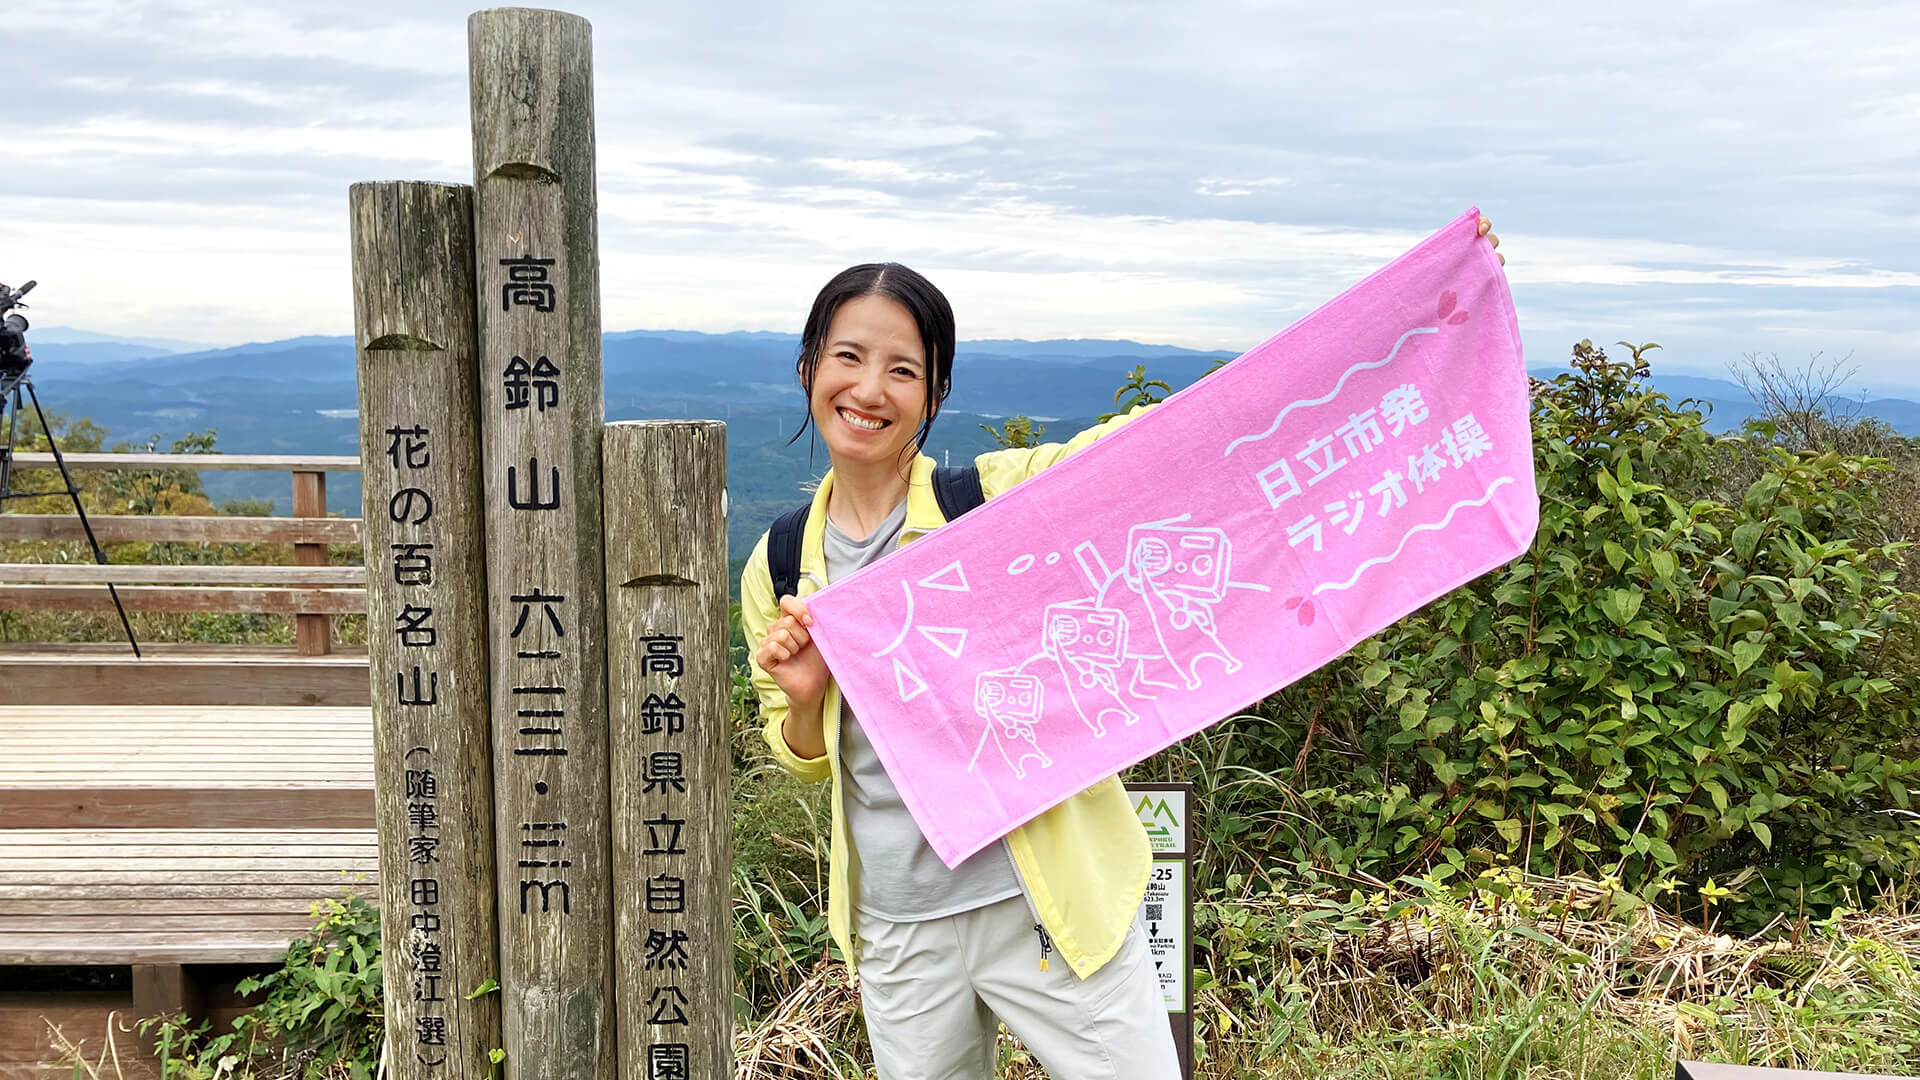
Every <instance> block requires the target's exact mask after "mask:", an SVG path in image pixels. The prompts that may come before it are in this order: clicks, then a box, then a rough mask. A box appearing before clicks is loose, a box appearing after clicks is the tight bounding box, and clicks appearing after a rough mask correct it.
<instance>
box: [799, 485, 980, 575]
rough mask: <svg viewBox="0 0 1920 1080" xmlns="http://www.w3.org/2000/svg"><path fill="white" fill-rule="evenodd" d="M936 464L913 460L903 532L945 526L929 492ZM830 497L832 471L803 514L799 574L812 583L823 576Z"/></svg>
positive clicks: (937, 499) (825, 562)
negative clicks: (805, 524)
mask: <svg viewBox="0 0 1920 1080" xmlns="http://www.w3.org/2000/svg"><path fill="white" fill-rule="evenodd" d="M935 464H936V462H935V461H934V460H933V459H932V458H930V457H928V456H927V455H925V454H917V455H915V456H914V459H913V471H912V472H911V473H909V474H908V476H907V521H906V525H905V526H904V527H903V528H902V532H904V533H923V532H928V531H930V530H933V529H937V528H939V527H940V526H942V525H945V524H946V523H947V518H946V515H945V514H942V513H941V512H940V499H939V497H938V496H936V495H935V494H934V490H933V470H934V466H935ZM831 494H833V470H832V469H828V470H827V475H825V476H823V477H821V478H820V487H819V490H817V491H815V492H814V493H813V509H812V510H809V511H808V512H807V529H806V532H805V534H804V535H802V536H801V538H800V575H801V576H802V577H805V576H807V575H809V574H811V575H813V579H814V580H815V581H816V582H819V581H824V580H826V576H827V497H828V496H830V495H831Z"/></svg>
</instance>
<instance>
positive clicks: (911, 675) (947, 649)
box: [873, 562, 973, 701]
mask: <svg viewBox="0 0 1920 1080" xmlns="http://www.w3.org/2000/svg"><path fill="white" fill-rule="evenodd" d="M917 584H919V586H920V587H921V588H923V589H937V590H940V591H941V592H972V591H973V590H972V589H971V588H970V587H969V586H968V585H967V575H966V571H965V570H964V569H963V568H962V567H961V565H960V564H959V563H958V562H952V563H949V564H947V565H946V566H944V567H941V568H940V569H939V570H936V571H934V572H933V573H931V574H928V575H927V576H926V577H924V578H921V579H920V581H919V582H918V583H917ZM900 591H901V592H903V593H905V594H906V597H907V617H906V619H905V620H904V621H902V622H901V624H900V633H899V634H897V635H895V636H894V639H893V640H892V641H891V642H888V643H887V647H886V648H884V649H881V650H880V651H879V652H876V653H874V654H873V658H874V659H875V660H878V659H880V658H881V657H884V656H886V655H887V654H889V653H892V652H894V651H895V650H897V649H899V648H900V646H902V645H904V644H906V642H907V637H908V636H909V635H910V634H912V633H913V631H915V630H919V631H920V636H921V637H923V638H926V639H927V640H928V641H931V642H933V644H934V645H935V647H937V648H938V649H939V650H940V651H941V652H943V653H946V654H947V655H948V656H951V657H953V658H954V659H956V660H958V659H959V658H960V653H961V651H962V650H963V649H965V648H966V647H967V631H966V629H965V628H964V627H957V626H920V627H916V626H914V624H913V615H914V601H913V586H912V585H909V584H907V583H906V582H904V581H903V582H901V583H900ZM893 683H894V689H895V690H896V691H898V693H899V695H900V700H901V701H912V700H913V699H914V698H917V697H919V696H920V695H921V694H924V693H926V691H927V681H926V680H925V679H923V678H921V677H920V674H919V672H916V671H914V670H913V669H912V668H911V667H909V666H907V664H906V662H905V661H904V660H902V659H901V658H900V657H897V656H896V657H894V659H893Z"/></svg>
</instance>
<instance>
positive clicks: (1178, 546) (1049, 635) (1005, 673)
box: [903, 514, 1272, 780]
mask: <svg viewBox="0 0 1920 1080" xmlns="http://www.w3.org/2000/svg"><path fill="white" fill-rule="evenodd" d="M1189 517H1190V516H1189V515H1185V514H1183V515H1181V516H1179V517H1175V518H1167V519H1164V520H1160V521H1150V522H1146V523H1144V524H1140V525H1135V526H1133V527H1131V528H1130V529H1129V530H1128V532H1127V538H1126V561H1125V562H1124V563H1123V564H1122V567H1121V568H1120V569H1118V570H1115V569H1112V568H1111V567H1110V566H1109V564H1108V563H1107V561H1106V560H1105V559H1104V558H1102V557H1101V555H1100V550H1099V548H1098V547H1097V546H1096V545H1095V544H1094V543H1093V542H1092V541H1090V540H1089V541H1085V542H1082V543H1080V544H1078V545H1077V546H1075V547H1074V548H1073V554H1074V557H1075V562H1076V565H1078V567H1079V569H1080V573H1081V575H1082V577H1083V581H1082V583H1081V586H1080V589H1079V590H1075V591H1076V592H1078V595H1075V594H1074V593H1068V594H1067V596H1066V597H1064V598H1062V599H1059V600H1056V601H1054V602H1052V603H1049V604H1047V605H1046V607H1045V608H1044V609H1043V610H1042V613H1041V618H1040V651H1039V652H1037V653H1034V654H1033V655H1031V656H1029V657H1027V659H1025V660H1023V661H1021V662H1020V663H1019V664H1016V665H1014V666H1013V667H1010V668H1004V669H1001V670H996V671H988V672H982V673H980V674H979V675H978V676H976V683H975V689H974V702H973V705H974V711H975V712H976V713H977V714H978V715H979V716H980V717H981V718H983V719H985V720H987V721H988V723H987V725H986V729H985V730H984V731H982V732H981V735H980V741H979V743H978V745H976V747H975V748H974V755H973V760H972V761H971V762H969V763H968V765H967V770H968V771H969V772H971V771H973V770H974V769H975V768H976V767H977V766H978V765H979V761H980V756H981V753H982V752H983V751H984V750H985V748H986V744H987V741H988V740H989V739H991V740H993V741H994V743H995V744H996V745H997V746H998V747H999V748H1000V754H1001V756H1002V757H1003V758H1005V759H1006V761H1007V766H1008V768H1010V769H1011V770H1012V771H1013V774H1014V778H1015V779H1019V780H1024V779H1026V775H1027V771H1028V768H1029V764H1030V760H1032V759H1038V760H1039V761H1040V763H1041V767H1042V768H1045V767H1047V766H1048V765H1050V764H1052V761H1051V759H1050V758H1048V757H1047V755H1046V752H1045V751H1044V750H1043V749H1042V748H1041V747H1042V743H1043V742H1044V741H1045V740H1046V738H1047V729H1046V723H1047V722H1048V720H1049V719H1051V720H1053V721H1056V722H1057V721H1063V720H1065V719H1066V717H1067V708H1068V706H1071V707H1072V709H1073V714H1074V715H1076V716H1077V717H1078V718H1079V720H1080V722H1081V723H1083V724H1085V725H1086V727H1087V730H1089V731H1091V732H1092V733H1093V737H1094V738H1096V739H1098V738H1104V737H1105V736H1106V734H1107V732H1108V731H1109V730H1111V729H1112V728H1114V727H1116V726H1127V727H1131V726H1133V725H1134V724H1137V723H1139V722H1140V720H1141V718H1142V716H1143V715H1144V713H1143V708H1142V706H1143V704H1144V703H1146V702H1150V701H1152V700H1153V699H1154V698H1156V697H1158V696H1160V695H1161V694H1165V693H1169V692H1175V693H1177V692H1181V691H1183V690H1191V689H1195V688H1197V687H1199V686H1200V685H1201V683H1202V680H1203V676H1204V674H1206V673H1207V672H1208V671H1210V670H1212V667H1213V666H1217V667H1218V668H1219V669H1220V670H1222V671H1224V672H1225V673H1227V674H1232V673H1233V672H1236V671H1239V670H1240V669H1241V666H1242V665H1241V661H1240V660H1239V658H1238V657H1236V656H1235V655H1234V653H1233V650H1231V649H1230V648H1228V647H1227V645H1226V643H1225V642H1223V641H1222V640H1221V639H1220V631H1219V625H1218V619H1217V618H1216V616H1215V607H1216V606H1217V605H1219V604H1221V603H1222V602H1224V601H1225V600H1226V599H1227V597H1228V596H1229V595H1230V590H1234V589H1247V590H1253V591H1258V592H1272V589H1271V588H1269V587H1268V586H1266V585H1260V584H1255V583H1252V582H1241V581H1234V580H1233V579H1232V561H1233V544H1232V542H1231V541H1230V540H1229V538H1228V536H1227V534H1226V532H1225V531H1223V530H1221V529H1216V528H1210V527H1204V526H1197V525H1192V524H1189V523H1188V521H1189ZM1038 561H1039V558H1038V557H1037V556H1034V555H1022V556H1019V557H1018V558H1016V559H1014V560H1013V562H1012V563H1011V564H1009V566H1008V568H1007V572H1008V573H1009V574H1016V575H1017V574H1021V573H1025V572H1027V571H1028V570H1030V569H1032V568H1033V567H1034V566H1035V564H1036V563H1037V562H1038ZM1048 561H1049V562H1050V563H1051V562H1056V561H1057V559H1055V558H1054V557H1052V556H1049V557H1048ZM929 629H931V628H929ZM926 632H927V631H926V630H922V633H926ZM904 633H905V632H904V631H903V635H904ZM949 655H956V656H957V654H954V653H950V654H949ZM1049 707H1050V708H1051V710H1052V711H1051V716H1050V715H1049V711H1048V710H1049Z"/></svg>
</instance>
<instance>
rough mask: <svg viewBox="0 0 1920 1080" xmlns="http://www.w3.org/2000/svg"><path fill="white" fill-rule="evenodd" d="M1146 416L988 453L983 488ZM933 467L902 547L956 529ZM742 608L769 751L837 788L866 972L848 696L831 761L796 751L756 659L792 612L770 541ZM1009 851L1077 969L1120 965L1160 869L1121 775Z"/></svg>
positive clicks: (850, 954) (1041, 822)
mask: <svg viewBox="0 0 1920 1080" xmlns="http://www.w3.org/2000/svg"><path fill="white" fill-rule="evenodd" d="M1143 411H1145V410H1143V409H1135V410H1134V411H1133V412H1131V413H1128V414H1126V415H1124V416H1117V417H1115V418H1113V419H1112V420H1109V421H1107V422H1106V423H1104V424H1100V425H1098V426H1096V427H1093V428H1089V429H1087V430H1086V431H1083V432H1081V433H1080V434H1079V435H1076V436H1075V437H1074V438H1073V439H1071V440H1070V441H1068V442H1065V443H1049V444H1046V445H1044V446H1036V447H1031V448H1023V449H1015V450H997V451H994V452H992V453H987V454H981V455H980V456H979V457H977V458H975V459H974V464H975V466H976V467H978V468H979V470H980V486H981V488H982V490H984V491H985V492H986V495H987V497H988V498H990V499H991V498H993V497H994V496H996V495H999V494H1001V493H1002V492H1005V491H1006V490H1007V489H1008V488H1011V487H1012V486H1013V485H1015V484H1017V483H1019V482H1020V481H1022V480H1025V479H1027V478H1028V477H1030V476H1032V475H1034V474H1035V473H1037V472H1039V471H1040V470H1041V469H1044V468H1046V467H1047V466H1049V465H1052V464H1054V463H1055V462H1057V461H1059V460H1061V459H1062V458H1064V457H1066V456H1067V455H1068V454H1071V453H1073V452H1074V451H1076V450H1079V449H1081V448H1082V447H1085V446H1087V445H1088V444H1090V443H1092V442H1093V441H1094V440H1095V439H1098V438H1100V437H1101V436H1103V435H1106V434H1108V433H1109V432H1111V431H1113V430H1114V429H1115V428H1117V427H1119V426H1120V425H1121V424H1123V423H1125V422H1126V421H1128V420H1129V419H1132V418H1133V417H1135V416H1138V415H1139V414H1140V413H1141V412H1143ZM933 469H934V460H933V459H932V458H930V457H927V456H926V455H924V454H923V455H920V456H919V457H917V458H916V459H915V460H914V463H913V472H912V475H911V477H910V479H909V481H908V486H907V520H906V524H905V526H904V527H903V528H902V529H901V532H900V543H902V544H906V543H909V542H911V541H912V540H914V539H915V538H917V537H919V536H922V535H924V534H926V533H927V532H928V531H929V530H931V529H937V528H939V527H940V526H942V525H944V524H946V520H947V519H946V517H945V516H944V515H942V514H941V513H940V503H939V500H938V499H936V498H935V496H934V491H933ZM832 491H833V473H832V472H831V471H829V472H828V473H827V476H826V479H824V480H822V481H821V483H820V489H819V491H818V492H816V493H815V495H814V498H813V510H812V511H811V512H810V513H809V514H808V515H807V527H806V531H805V534H804V535H803V536H802V538H801V543H800V583H799V595H800V596H801V598H803V599H804V598H805V597H806V596H808V595H809V594H811V593H813V592H815V591H816V590H818V589H819V588H820V587H821V584H822V583H823V582H824V581H825V580H826V565H827V563H826V528H827V526H826V521H827V496H828V495H829V494H830V493H831V492H832ZM740 611H741V620H742V622H744V623H745V626H746V636H747V643H748V650H747V655H748V663H749V664H751V665H752V668H753V688H754V690H755V692H756V693H758V694H759V696H760V713H761V716H762V717H764V718H765V720H766V730H765V735H766V740H767V745H768V746H770V747H771V748H772V749H773V756H774V758H775V759H776V760H778V761H779V762H780V764H781V765H782V766H783V767H785V768H786V770H787V771H788V772H791V773H792V774H794V775H795V776H797V777H799V778H800V779H802V780H808V781H819V780H831V781H832V782H833V822H832V826H831V830H832V831H831V833H830V834H829V838H828V849H827V850H828V856H827V931H828V933H829V934H831V935H832V937H833V942H834V944H836V945H838V946H839V947H840V952H841V954H842V955H844V956H845V957H847V962H848V964H849V965H850V966H857V963H858V957H859V953H858V952H856V951H855V950H854V948H853V932H852V921H853V920H852V909H853V897H852V893H851V888H850V885H849V883H848V879H849V872H848V865H847V864H848V851H849V850H850V849H851V847H852V840H851V839H850V838H849V837H848V835H847V826H846V818H845V815H844V814H843V813H842V810H841V799H842V797H843V796H842V793H841V783H840V688H839V686H838V685H837V684H835V683H834V682H833V681H831V680H829V681H828V684H827V696H826V700H825V702H824V703H823V705H822V720H823V725H824V727H825V732H824V734H825V736H826V743H827V752H826V754H825V755H823V756H821V757H817V758H803V757H800V756H799V755H797V754H795V753H794V752H793V748H792V747H790V746H788V745H787V740H786V738H785V736H783V735H782V734H781V732H780V728H781V725H782V724H783V723H784V722H785V721H786V718H787V697H786V694H785V693H783V692H782V691H781V689H780V687H779V684H777V683H775V682H774V681H773V677H772V676H771V675H768V674H767V673H766V672H765V671H762V670H761V669H760V665H759V664H758V663H756V662H755V661H754V659H753V655H754V653H755V651H756V648H757V646H758V645H759V643H760V642H761V641H763V640H765V639H766V636H767V627H768V626H769V625H771V624H772V622H773V621H774V620H775V619H777V618H778V617H779V613H780V612H779V602H778V600H777V599H776V598H775V597H774V595H773V580H772V577H771V575H770V574H769V572H768V570H767V537H766V536H765V535H764V534H763V535H762V536H761V537H760V542H759V543H758V544H757V545H755V546H754V549H753V556H752V557H751V558H749V559H748V560H747V565H746V569H745V570H743V571H742V572H741V575H740ZM1007 850H1008V851H1009V852H1010V853H1011V854H1012V855H1013V864H1014V868H1015V870H1016V871H1017V872H1018V874H1019V876H1020V882H1021V885H1022V886H1023V887H1024V888H1025V890H1026V894H1027V899H1028V900H1029V901H1030V902H1031V903H1032V904H1033V909H1034V913H1035V914H1036V915H1037V916H1039V919H1040V922H1041V924H1042V925H1044V926H1045V927H1046V928H1047V933H1048V934H1050V935H1052V937H1053V943H1054V946H1055V947H1056V948H1058V949H1059V950H1060V956H1061V959H1063V960H1065V961H1066V962H1067V964H1068V965H1069V966H1070V967H1072V968H1073V971H1074V973H1075V974H1077V975H1079V976H1080V977H1081V978H1086V977H1087V976H1089V975H1091V974H1093V973H1094V972H1095V971H1097V970H1099V968H1100V966H1101V965H1102V964H1105V963H1106V962H1107V961H1108V960H1110V959H1112V958H1113V955H1114V953H1116V952H1118V951H1119V949H1120V945H1121V942H1122V941H1123V940H1125V938H1126V933H1127V926H1128V924H1129V923H1131V922H1132V921H1133V915H1134V912H1135V911H1137V910H1138V909H1139V907H1140V899H1141V897H1142V896H1143V895H1144V894H1145V892H1146V888H1147V875H1148V874H1149V873H1150V872H1151V871H1152V866H1153V854H1152V851H1151V850H1150V848H1149V845H1148V843H1147V834H1146V830H1145V828H1144V827H1143V826H1141V824H1140V818H1139V816H1138V815H1137V814H1136V813H1135V812H1134V809H1133V805H1132V803H1131V802H1130V801H1129V800H1128V798H1127V793H1126V789H1125V788H1123V787H1122V786H1121V784H1120V780H1119V778H1118V777H1111V776H1110V777H1108V778H1107V779H1105V780H1102V781H1100V782H1099V783H1097V784H1095V785H1093V786H1092V787H1090V788H1088V789H1087V790H1085V791H1083V792H1081V793H1080V794H1078V795H1075V796H1073V797H1072V798H1069V799H1067V800H1066V801H1065V802H1062V803H1061V804H1059V805H1058V806H1055V807H1053V808H1052V809H1050V810H1048V811H1046V812H1045V813H1043V814H1041V815H1040V816H1039V817H1036V818H1034V819H1033V820H1032V821H1029V822H1027V823H1026V824H1025V825H1022V826H1020V827H1019V828H1017V829H1015V830H1013V831H1012V832H1011V833H1009V834H1007Z"/></svg>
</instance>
